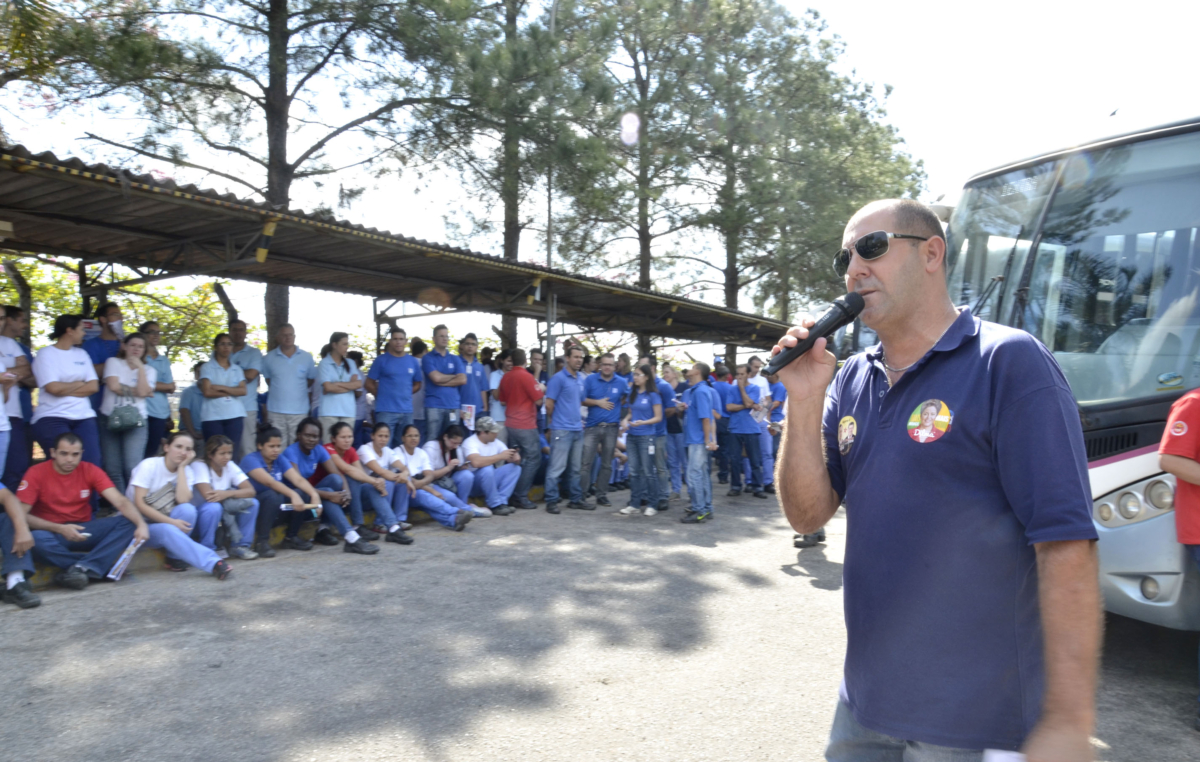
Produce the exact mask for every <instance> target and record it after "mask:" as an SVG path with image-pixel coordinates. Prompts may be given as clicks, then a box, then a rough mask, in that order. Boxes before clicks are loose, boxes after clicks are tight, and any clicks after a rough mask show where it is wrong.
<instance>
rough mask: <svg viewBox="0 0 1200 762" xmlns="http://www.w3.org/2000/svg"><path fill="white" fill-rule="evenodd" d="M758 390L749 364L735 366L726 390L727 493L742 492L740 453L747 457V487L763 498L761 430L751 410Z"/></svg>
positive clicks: (755, 403)
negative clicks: (748, 465) (730, 383)
mask: <svg viewBox="0 0 1200 762" xmlns="http://www.w3.org/2000/svg"><path fill="white" fill-rule="evenodd" d="M760 394H761V392H760V391H759V387H758V386H757V385H755V384H752V383H750V366H748V365H739V366H737V383H736V384H734V385H733V386H732V387H730V388H729V390H728V391H727V392H726V397H725V412H727V413H728V414H729V444H730V448H729V454H728V458H729V492H727V493H726V495H727V496H728V497H737V496H738V495H740V494H742V475H743V468H744V466H743V465H742V453H743V452H745V453H746V458H747V459H748V460H749V461H750V478H749V483H748V484H747V485H746V489H748V490H750V491H751V492H753V493H754V496H755V497H762V498H765V497H766V496H767V493H766V492H764V491H763V488H762V485H763V482H762V478H763V476H762V453H761V451H760V449H759V448H760V447H761V446H762V431H760V430H759V426H758V421H755V420H754V417H753V416H751V415H750V411H752V410H756V409H758V407H759V400H761V399H762V397H761V396H760Z"/></svg>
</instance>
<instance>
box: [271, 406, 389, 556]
mask: <svg viewBox="0 0 1200 762" xmlns="http://www.w3.org/2000/svg"><path fill="white" fill-rule="evenodd" d="M283 457H284V458H286V459H287V460H288V462H289V463H291V464H292V465H293V466H295V468H296V471H298V472H299V474H300V476H302V477H304V478H305V479H307V480H308V483H309V484H311V485H312V486H313V487H314V488H315V489H316V490H317V495H319V496H320V498H321V505H322V507H323V508H324V511H323V513H324V516H325V520H326V521H329V522H331V523H332V524H333V526H334V528H336V529H337V530H338V532H339V533H340V534H341V535H342V539H344V540H345V546H344V547H343V548H342V550H344V551H345V552H346V553H358V554H361V555H364V556H373V555H375V554H376V553H378V552H379V546H378V545H372V544H371V543H370V542H369V541H370V540H377V539H379V535H378V534H377V533H375V532H373V531H371V530H370V529H367V528H366V527H364V526H362V520H363V512H362V505H361V503H360V502H359V499H358V491H357V490H355V489H351V487H350V480H349V479H347V478H346V477H345V476H344V475H343V474H342V471H341V469H340V468H339V467H338V465H337V463H336V462H330V461H331V460H332V458H333V456H331V455H330V454H329V451H328V450H326V449H325V448H324V447H322V446H321V424H319V423H317V421H316V420H315V419H313V418H305V419H304V420H302V421H300V424H299V425H298V426H296V441H295V442H293V443H292V444H291V445H290V446H289V447H288V448H287V449H286V450H284V451H283ZM321 466H324V467H325V472H327V473H328V476H325V475H324V473H323V472H322V471H321V469H320V467H321ZM347 510H348V511H350V518H351V520H353V522H354V523H353V524H351V523H350V521H348V520H347V519H346V511H347ZM314 540H315V541H316V542H319V543H321V544H322V545H337V543H338V541H337V538H336V537H334V535H333V532H331V531H329V528H328V527H325V526H323V527H322V528H321V529H320V530H318V531H317V536H316V537H315V538H314Z"/></svg>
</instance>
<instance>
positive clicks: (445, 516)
mask: <svg viewBox="0 0 1200 762" xmlns="http://www.w3.org/2000/svg"><path fill="white" fill-rule="evenodd" d="M420 445H421V431H420V429H418V428H417V427H416V426H414V425H412V424H411V423H410V424H409V425H407V426H405V427H404V434H403V435H402V436H401V438H400V447H398V448H397V449H396V454H397V456H398V457H399V458H400V462H401V463H403V464H404V467H405V468H407V469H408V472H409V474H411V475H412V485H413V487H415V488H416V494H414V495H413V496H412V500H411V503H412V505H415V506H416V507H417V508H420V509H421V510H423V511H425V512H426V513H428V514H429V515H430V516H432V517H433V520H434V521H436V522H438V523H439V524H441V525H442V526H444V527H446V528H448V529H453V530H454V531H456V532H461V531H462V530H463V529H465V528H466V526H467V523H468V522H470V521H471V519H472V518H474V516H475V514H474V512H472V511H469V510H467V508H466V506H462V504H461V501H459V500H458V498H457V497H455V495H454V494H453V493H452V492H450V491H449V490H440V489H438V488H437V487H434V486H433V482H434V480H435V479H437V478H438V477H439V476H441V475H445V474H446V473H448V469H449V468H450V467H447V468H444V469H440V470H434V468H433V464H432V463H430V462H429V455H428V454H427V453H426V452H425V450H423V449H421V446H420ZM451 500H453V501H454V502H453V503H452V502H450V501H451ZM456 503H457V505H456ZM459 506H461V507H459Z"/></svg>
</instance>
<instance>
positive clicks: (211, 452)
mask: <svg viewBox="0 0 1200 762" xmlns="http://www.w3.org/2000/svg"><path fill="white" fill-rule="evenodd" d="M188 468H189V469H190V470H191V472H192V483H193V484H194V485H195V488H194V489H193V490H192V505H194V506H196V509H197V511H198V512H199V516H198V517H197V521H196V524H197V526H196V531H197V532H198V533H199V541H200V544H201V545H203V546H204V547H206V548H208V549H210V550H216V551H217V555H220V553H221V551H220V550H217V547H216V534H217V524H219V523H220V522H221V520H222V518H224V519H225V523H226V526H227V527H228V530H229V533H230V535H231V538H232V541H231V542H230V545H231V546H232V547H231V548H230V550H229V554H230V555H231V556H233V557H234V558H240V559H242V560H244V561H250V560H252V559H255V558H258V554H257V553H255V552H254V551H253V550H252V549H251V548H250V546H251V544H252V543H253V542H254V527H255V522H256V521H257V520H258V500H257V499H255V495H256V494H257V493H256V492H255V490H254V485H253V484H251V483H250V477H248V476H246V472H245V471H243V470H242V469H241V468H240V467H239V466H238V464H237V463H234V462H233V440H232V439H230V438H229V437H227V436H225V435H224V434H217V435H216V436H213V437H209V438H208V441H207V442H205V443H204V459H203V460H197V461H196V462H195V463H193V464H192V465H191V466H189V467H188ZM226 513H228V514H230V518H226V517H225V515H226ZM233 516H236V517H237V518H236V520H232V517H233ZM231 524H232V525H231Z"/></svg>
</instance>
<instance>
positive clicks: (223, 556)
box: [217, 548, 229, 561]
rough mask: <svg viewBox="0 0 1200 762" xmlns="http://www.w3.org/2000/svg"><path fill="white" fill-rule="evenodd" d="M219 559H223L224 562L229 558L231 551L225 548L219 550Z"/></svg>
mask: <svg viewBox="0 0 1200 762" xmlns="http://www.w3.org/2000/svg"><path fill="white" fill-rule="evenodd" d="M217 558H219V559H221V560H222V561H223V560H225V559H226V558H229V551H228V550H225V548H217Z"/></svg>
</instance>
